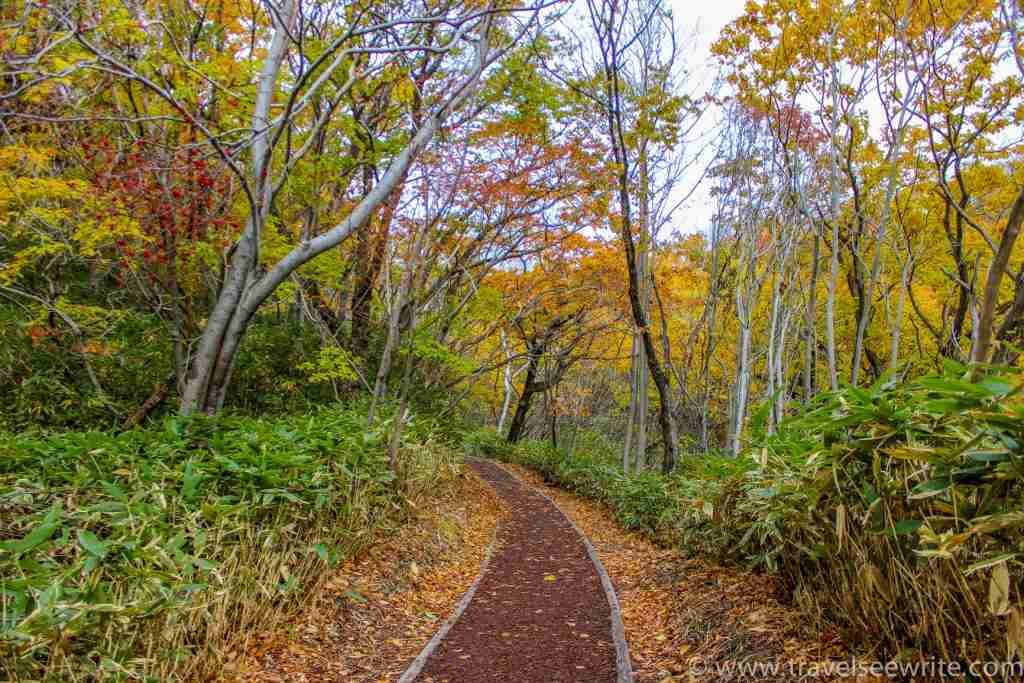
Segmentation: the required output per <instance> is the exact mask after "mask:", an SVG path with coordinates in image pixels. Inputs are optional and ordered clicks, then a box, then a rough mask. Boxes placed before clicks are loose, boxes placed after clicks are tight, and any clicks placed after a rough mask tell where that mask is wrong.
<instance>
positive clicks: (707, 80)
mask: <svg viewBox="0 0 1024 683" xmlns="http://www.w3.org/2000/svg"><path fill="white" fill-rule="evenodd" d="M668 2H669V4H670V5H671V7H672V11H673V14H674V15H675V21H676V26H677V27H678V28H679V30H680V32H681V33H682V34H683V35H693V40H694V45H693V46H692V49H691V50H689V51H688V52H689V57H688V58H689V60H690V61H691V65H692V68H693V69H694V70H695V74H694V75H695V76H696V77H697V79H698V80H699V81H700V82H699V83H697V84H696V85H697V86H698V89H699V88H703V89H706V88H708V87H709V86H710V85H711V82H712V80H713V79H714V65H713V64H712V63H711V44H712V43H713V42H714V41H715V39H716V38H718V34H719V32H720V31H721V30H722V28H723V27H724V26H725V25H726V24H728V23H729V22H731V21H732V20H733V19H736V18H737V17H739V16H740V15H741V14H742V13H743V7H744V5H745V4H746V0H702V1H700V2H695V1H694V0H668ZM689 94H691V95H698V94H701V93H700V92H691V93H689ZM713 125H714V121H713V120H712V117H707V120H706V121H705V122H704V126H703V130H702V131H701V133H702V134H703V135H705V136H707V135H709V134H710V130H711V128H712V127H713ZM702 170H703V169H702V168H696V167H694V168H692V169H691V170H690V172H689V173H688V174H687V177H685V178H684V179H683V183H682V185H683V187H681V188H680V198H682V197H683V196H685V194H686V192H688V191H689V190H690V189H691V188H692V187H693V186H694V185H695V184H696V183H697V182H698V180H699V178H700V174H701V171H702ZM707 190H708V186H707V183H704V184H703V185H702V186H700V187H698V189H697V191H696V192H694V194H693V195H692V196H691V197H690V198H689V199H688V200H687V201H686V203H685V204H684V205H683V206H682V207H681V208H680V209H679V210H677V211H676V212H675V216H674V217H673V220H672V222H671V223H670V225H669V226H668V230H666V231H665V232H666V233H668V232H673V231H679V232H683V233H692V232H696V231H701V232H704V231H705V230H706V228H707V226H708V224H709V222H710V220H711V214H712V210H713V208H712V205H711V198H710V195H709V194H708V192H707ZM662 237H663V238H665V237H668V235H667V234H663V235H662Z"/></svg>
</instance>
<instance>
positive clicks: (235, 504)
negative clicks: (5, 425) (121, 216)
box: [0, 406, 457, 681]
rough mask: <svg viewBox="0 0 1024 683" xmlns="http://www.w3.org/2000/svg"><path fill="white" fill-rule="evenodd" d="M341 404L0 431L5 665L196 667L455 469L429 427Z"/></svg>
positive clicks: (178, 670) (169, 670)
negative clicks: (124, 427) (398, 429)
mask: <svg viewBox="0 0 1024 683" xmlns="http://www.w3.org/2000/svg"><path fill="white" fill-rule="evenodd" d="M387 428H388V421H387V420H383V421H381V422H379V423H378V424H377V425H376V426H374V427H373V428H372V429H369V430H368V429H367V427H366V419H365V409H364V408H363V407H360V406H350V407H331V408H325V409H322V410H319V411H317V412H315V413H314V414H312V415H307V416H302V417H291V418H281V419H256V418H245V417H223V418H219V419H216V420H214V419H209V418H194V419H182V418H171V419H168V420H166V421H165V422H164V423H163V424H162V426H158V427H155V428H148V429H135V430H131V431H127V432H123V433H111V432H68V433H62V434H52V435H22V436H5V437H0V539H3V540H2V541H0V597H2V608H3V609H2V619H3V621H2V623H0V629H2V630H0V673H2V674H3V677H4V678H5V679H13V680H54V681H56V680H61V681H63V680H185V679H187V680H197V679H207V678H210V677H211V676H214V675H216V674H217V673H218V672H219V671H220V666H221V663H222V662H223V661H224V660H225V657H226V655H227V653H228V652H229V651H230V650H231V648H233V647H234V646H236V645H237V639H238V637H239V634H243V633H245V632H246V631H249V630H253V629H257V628H259V629H263V628H267V627H269V626H270V625H272V624H273V623H274V619H275V618H277V617H278V616H279V615H280V614H282V613H283V612H285V611H287V610H288V609H289V608H293V607H295V606H296V605H297V604H299V602H300V601H301V599H302V597H303V595H305V594H307V592H308V590H309V589H310V588H311V587H313V586H314V585H315V584H316V582H317V580H318V578H320V577H322V576H323V574H324V570H325V569H326V568H328V567H329V566H332V565H334V564H335V563H337V562H338V561H339V560H341V559H343V558H345V557H348V556H350V555H351V554H352V553H354V552H356V551H357V550H358V549H359V548H360V547H363V546H365V544H366V543H368V542H369V541H370V540H371V539H372V538H373V537H374V535H375V534H378V533H380V532H381V531H382V530H383V529H386V528H388V526H389V525H396V524H399V523H401V522H402V520H403V518H405V517H406V515H407V513H408V511H409V510H410V508H411V506H413V505H415V504H416V501H417V500H422V499H423V498H424V497H425V496H431V495H438V494H440V493H441V492H443V491H444V490H445V489H446V487H448V486H450V485H451V483H452V481H453V480H454V475H455V472H456V471H457V468H456V466H455V458H454V457H453V455H452V451H451V450H450V449H449V448H447V447H446V445H445V443H442V442H441V437H439V436H438V430H437V426H436V425H435V424H433V423H432V422H430V421H429V420H426V419H413V420H412V422H411V424H409V425H408V426H407V427H406V430H405V447H404V450H403V453H402V457H401V463H402V464H401V467H400V470H399V473H398V475H397V477H396V475H394V474H392V472H391V471H390V470H389V468H388V464H387V454H386V448H387V438H386V435H387Z"/></svg>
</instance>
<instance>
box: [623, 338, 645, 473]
mask: <svg viewBox="0 0 1024 683" xmlns="http://www.w3.org/2000/svg"><path fill="white" fill-rule="evenodd" d="M640 348H641V347H640V336H639V335H637V334H635V333H634V334H633V348H632V351H631V352H630V354H629V358H630V361H629V414H628V418H627V419H628V421H627V422H626V443H625V445H624V446H623V448H622V471H623V472H626V473H628V472H629V468H630V463H631V462H632V459H633V458H632V456H633V428H634V426H635V424H636V414H637V404H638V398H639V382H638V379H637V378H638V376H639V373H640V361H639V357H640Z"/></svg>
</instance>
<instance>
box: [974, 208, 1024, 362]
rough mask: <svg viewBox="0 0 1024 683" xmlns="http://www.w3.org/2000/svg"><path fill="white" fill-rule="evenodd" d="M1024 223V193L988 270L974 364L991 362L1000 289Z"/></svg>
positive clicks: (1012, 210)
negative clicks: (990, 356)
mask: <svg viewBox="0 0 1024 683" xmlns="http://www.w3.org/2000/svg"><path fill="white" fill-rule="evenodd" d="M1022 222H1024V190H1021V192H1020V194H1018V195H1017V199H1016V201H1014V203H1013V208H1012V209H1010V216H1009V218H1008V219H1007V221H1006V229H1005V230H1004V231H1003V237H1002V239H1000V240H999V249H998V250H997V251H996V255H995V256H994V257H993V258H992V263H991V264H990V265H989V267H988V276H987V277H986V278H985V289H984V291H983V292H982V298H981V307H980V310H979V311H978V334H977V342H976V343H975V345H974V351H973V353H972V357H971V360H973V361H974V362H975V363H985V362H987V361H988V359H989V355H990V353H991V348H990V347H991V346H992V327H993V324H994V322H995V316H996V306H997V305H998V304H999V285H1000V283H1001V282H1002V280H1003V276H1004V275H1005V274H1006V270H1007V267H1008V266H1009V264H1010V256H1011V254H1013V246H1014V244H1015V243H1016V242H1017V237H1018V236H1019V235H1020V227H1021V223H1022Z"/></svg>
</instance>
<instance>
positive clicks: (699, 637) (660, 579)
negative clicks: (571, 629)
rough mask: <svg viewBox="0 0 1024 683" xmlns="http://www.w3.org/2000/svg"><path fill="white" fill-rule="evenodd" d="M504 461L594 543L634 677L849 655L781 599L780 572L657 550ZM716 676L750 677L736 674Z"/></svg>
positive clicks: (590, 506)
mask: <svg viewBox="0 0 1024 683" xmlns="http://www.w3.org/2000/svg"><path fill="white" fill-rule="evenodd" d="M505 467H507V468H508V469H509V470H510V471H512V472H514V473H515V474H516V475H517V476H519V477H521V478H522V479H524V480H526V481H528V482H529V483H530V484H532V485H534V486H536V487H538V488H539V489H541V490H542V491H544V492H545V493H547V494H548V495H549V496H550V497H551V498H553V499H554V500H555V502H556V503H557V504H558V506H559V507H560V508H561V509H562V510H563V511H564V512H565V513H566V514H567V515H568V516H569V517H570V518H572V520H573V521H574V522H576V524H577V526H579V527H580V529H582V530H583V532H584V533H585V534H586V535H587V537H588V538H589V539H590V541H591V543H592V544H593V545H594V547H595V548H596V550H597V553H598V556H599V557H600V559H601V562H602V564H604V566H605V568H606V569H607V571H608V574H609V575H610V576H611V578H612V582H613V583H614V584H615V589H616V593H617V594H618V598H619V603H620V607H621V609H622V618H623V623H624V625H625V628H626V638H627V640H628V641H629V648H630V655H631V657H632V660H633V669H634V672H635V674H636V675H635V678H634V680H635V681H637V682H644V681H652V682H653V681H659V682H665V683H671V682H675V681H690V680H694V681H703V680H708V678H707V675H706V672H708V671H711V670H713V669H712V667H713V666H714V665H715V664H719V665H723V666H728V665H729V664H735V663H736V662H741V661H747V662H752V661H764V662H784V663H787V664H788V663H793V664H794V665H796V664H797V663H798V662H806V663H813V662H820V661H825V660H835V659H843V658H845V657H847V656H848V655H847V653H846V651H845V649H844V648H843V646H842V643H841V642H840V640H839V638H838V637H837V636H835V635H834V634H815V633H810V632H809V630H808V627H807V626H806V620H804V619H802V618H801V615H800V613H799V612H798V611H797V610H796V609H794V608H793V607H789V606H786V605H783V604H781V603H780V602H779V599H778V597H779V596H780V595H782V594H783V593H784V591H783V589H782V587H781V586H780V585H779V584H778V582H777V581H776V580H775V579H774V578H773V577H771V576H767V575H763V574H755V573H752V572H749V571H744V570H742V569H737V568H729V567H720V566H716V565H711V564H708V563H705V562H702V561H699V560H693V559H687V558H685V557H683V556H682V555H681V554H680V553H679V552H677V551H675V550H667V549H664V548H659V547H657V546H655V545H653V544H652V543H650V542H649V541H647V540H646V539H645V538H643V537H641V536H639V535H638V534H634V533H629V532H626V531H625V530H623V529H622V528H621V527H620V526H619V525H618V524H617V523H616V522H615V520H614V519H613V518H612V516H611V515H610V514H609V513H608V511H607V510H605V509H604V508H603V507H602V506H601V505H599V504H597V503H594V502H592V501H587V500H584V499H582V498H579V497H577V496H575V495H573V494H571V493H567V492H565V491H562V490H560V489H557V488H553V487H551V486H548V485H547V484H546V483H545V482H544V481H543V479H542V478H541V477H540V476H538V475H537V474H536V473H534V472H532V471H530V470H527V469H525V468H523V467H519V466H515V465H505ZM794 668H795V667H794ZM698 672H699V673H698ZM715 680H722V681H727V680H737V681H739V680H743V678H742V677H741V676H739V672H738V671H737V675H736V676H734V677H733V678H729V677H728V676H726V677H723V676H721V675H719V676H717V677H716V678H715ZM772 680H786V679H785V678H782V679H779V678H773V679H772ZM816 680H819V681H825V680H829V679H827V678H824V677H820V678H817V679H816Z"/></svg>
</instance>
